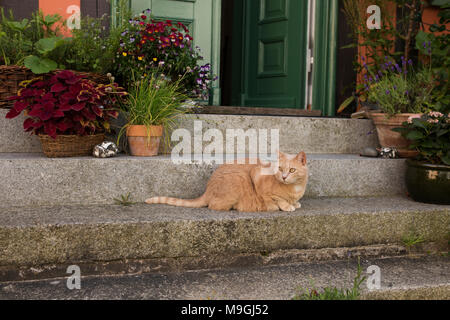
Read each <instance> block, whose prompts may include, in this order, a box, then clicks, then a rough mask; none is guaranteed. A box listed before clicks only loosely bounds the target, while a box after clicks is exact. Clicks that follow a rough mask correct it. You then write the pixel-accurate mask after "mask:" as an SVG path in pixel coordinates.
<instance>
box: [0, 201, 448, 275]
mask: <svg viewBox="0 0 450 320" xmlns="http://www.w3.org/2000/svg"><path fill="white" fill-rule="evenodd" d="M449 230H450V206H437V205H427V204H421V203H416V202H413V201H411V200H409V199H408V198H405V197H381V198H335V199H306V200H305V201H303V203H302V208H301V209H298V210H297V211H295V212H291V213H286V212H277V213H237V212H214V211H211V210H208V209H188V208H175V207H169V206H161V205H153V206H149V205H145V204H136V205H132V206H120V205H97V206H53V207H8V208H2V209H0V250H1V251H0V269H1V273H0V274H1V275H2V278H3V279H4V278H9V277H13V278H14V276H11V274H14V273H17V270H18V268H20V267H25V268H31V267H33V269H30V270H32V271H33V272H35V273H36V274H39V273H41V272H44V273H45V272H47V271H48V270H50V271H51V269H52V268H54V265H65V266H67V265H69V264H78V263H83V264H86V265H89V264H95V263H102V262H103V263H112V264H113V265H114V264H115V265H116V266H118V268H119V269H120V265H122V266H124V265H125V266H126V265H132V264H133V263H132V261H135V262H136V261H137V262H136V265H137V264H139V263H141V268H142V264H144V265H146V267H145V268H144V270H146V271H147V272H152V271H158V270H164V269H168V270H173V269H185V268H186V269H200V268H203V269H205V268H217V267H220V266H227V265H228V266H233V265H242V264H243V262H244V261H246V260H252V259H254V258H255V255H258V254H260V255H266V254H269V253H272V252H277V251H280V250H301V249H321V248H342V247H348V248H354V247H358V246H371V245H386V244H391V245H394V244H402V242H403V241H405V239H409V240H408V241H410V242H414V240H420V241H423V242H426V243H429V242H434V243H441V242H443V243H444V245H446V244H447V241H448V235H449V234H448V232H449ZM380 250H381V249H380ZM386 250H387V249H383V250H381V251H379V252H380V254H387V255H391V254H389V252H391V253H392V252H393V253H394V254H395V252H400V253H401V250H397V249H395V248H394V249H389V250H388V251H386ZM350 251H351V250H350ZM360 251H361V250H360ZM345 252H347V251H345ZM366 252H367V251H366ZM383 252H384V253H383ZM329 254H331V255H333V253H329ZM337 255H338V256H339V254H337ZM360 255H361V254H360ZM291 256H292V253H291ZM294 256H301V254H294ZM341 256H342V254H341ZM344 256H345V255H344ZM252 257H253V258H252ZM271 257H272V259H274V260H272V261H283V257H282V256H281V257H280V256H278V260H277V256H275V257H274V256H271ZM296 259H297V258H296ZM287 260H288V261H289V259H287ZM143 261H144V262H143ZM284 261H286V259H285V260H284ZM52 266H53V267H52ZM105 268H106V267H105ZM130 271H131V270H126V272H130ZM118 272H119V271H118ZM121 272H124V271H123V270H122V271H121ZM50 273H51V272H50Z"/></svg>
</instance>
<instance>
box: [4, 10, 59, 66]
mask: <svg viewBox="0 0 450 320" xmlns="http://www.w3.org/2000/svg"><path fill="white" fill-rule="evenodd" d="M0 10H1V11H0V30H1V32H0V48H1V49H0V53H1V56H0V63H2V64H5V65H11V64H13V65H24V66H26V67H27V68H29V69H31V71H33V73H36V74H42V73H48V72H50V71H53V70H56V69H58V68H64V65H62V64H61V63H60V61H61V60H62V59H61V58H62V57H63V56H64V51H65V48H66V39H65V38H64V37H62V35H61V31H60V26H61V25H63V21H62V17H61V16H59V15H46V16H44V14H43V13H42V12H41V11H38V12H34V13H33V14H32V17H31V19H23V20H22V21H15V20H14V17H13V15H12V13H11V12H10V13H9V16H7V15H6V14H5V12H4V10H3V9H0Z"/></svg>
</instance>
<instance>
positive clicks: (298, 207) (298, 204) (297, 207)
mask: <svg viewBox="0 0 450 320" xmlns="http://www.w3.org/2000/svg"><path fill="white" fill-rule="evenodd" d="M294 207H295V208H296V209H300V208H301V207H302V204H301V203H300V202H296V203H295V204H294Z"/></svg>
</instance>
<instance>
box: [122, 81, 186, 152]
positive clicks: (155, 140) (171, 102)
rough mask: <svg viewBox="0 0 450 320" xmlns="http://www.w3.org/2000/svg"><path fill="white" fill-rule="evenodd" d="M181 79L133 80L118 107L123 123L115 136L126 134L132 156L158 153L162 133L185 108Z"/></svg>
mask: <svg viewBox="0 0 450 320" xmlns="http://www.w3.org/2000/svg"><path fill="white" fill-rule="evenodd" d="M180 82H181V79H179V80H177V81H175V82H173V81H168V80H167V79H165V77H164V75H158V74H150V75H145V76H142V77H141V79H140V80H139V81H134V82H133V85H132V86H131V88H130V89H129V94H128V96H127V99H124V100H123V102H122V104H121V107H122V110H123V111H124V112H125V114H126V124H125V126H123V127H122V129H121V130H120V133H119V138H118V144H119V140H120V137H121V136H122V135H123V134H124V132H126V135H127V140H128V145H129V148H130V153H131V155H133V156H140V157H151V156H156V155H157V154H158V150H159V146H160V142H161V139H162V136H163V131H166V132H167V131H168V130H169V129H170V128H172V127H173V126H174V124H175V122H176V119H177V117H178V116H180V115H181V114H184V113H185V112H186V111H187V109H186V108H183V107H182V104H183V102H184V101H185V100H186V98H187V97H186V95H185V94H183V93H181V86H180Z"/></svg>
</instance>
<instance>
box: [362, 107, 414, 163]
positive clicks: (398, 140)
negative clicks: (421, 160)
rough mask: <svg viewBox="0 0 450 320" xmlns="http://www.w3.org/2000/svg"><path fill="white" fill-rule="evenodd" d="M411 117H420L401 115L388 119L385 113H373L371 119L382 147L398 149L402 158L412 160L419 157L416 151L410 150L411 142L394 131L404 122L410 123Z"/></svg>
mask: <svg viewBox="0 0 450 320" xmlns="http://www.w3.org/2000/svg"><path fill="white" fill-rule="evenodd" d="M411 116H418V114H415V113H400V114H397V115H395V116H393V117H391V118H388V117H387V115H386V114H385V113H376V112H371V113H370V117H371V119H372V120H373V123H374V125H375V127H376V129H377V133H378V140H379V141H380V144H381V146H382V147H393V148H396V149H397V151H398V154H399V156H400V157H402V158H412V157H415V156H417V155H418V152H417V151H415V150H411V149H408V147H409V145H410V144H411V141H410V140H408V139H406V138H404V137H403V136H402V135H401V134H400V133H399V132H395V131H392V129H394V128H398V127H401V126H402V124H403V122H405V121H408V118H409V117H411Z"/></svg>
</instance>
